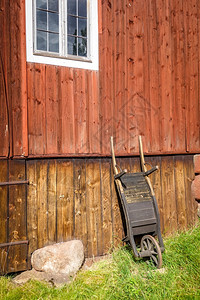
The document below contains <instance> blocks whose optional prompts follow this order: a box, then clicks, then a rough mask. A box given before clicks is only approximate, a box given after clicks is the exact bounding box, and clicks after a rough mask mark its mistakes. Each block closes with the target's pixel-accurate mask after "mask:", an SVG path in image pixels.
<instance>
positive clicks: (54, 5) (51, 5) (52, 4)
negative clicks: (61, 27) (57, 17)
mask: <svg viewBox="0 0 200 300" xmlns="http://www.w3.org/2000/svg"><path fill="white" fill-rule="evenodd" d="M48 10H53V11H56V12H58V0H48Z"/></svg>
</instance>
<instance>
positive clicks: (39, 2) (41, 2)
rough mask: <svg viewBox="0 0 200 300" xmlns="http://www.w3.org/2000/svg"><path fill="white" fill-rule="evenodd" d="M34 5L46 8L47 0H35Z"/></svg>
mask: <svg viewBox="0 0 200 300" xmlns="http://www.w3.org/2000/svg"><path fill="white" fill-rule="evenodd" d="M36 7H37V8H43V9H47V0H37V1H36Z"/></svg>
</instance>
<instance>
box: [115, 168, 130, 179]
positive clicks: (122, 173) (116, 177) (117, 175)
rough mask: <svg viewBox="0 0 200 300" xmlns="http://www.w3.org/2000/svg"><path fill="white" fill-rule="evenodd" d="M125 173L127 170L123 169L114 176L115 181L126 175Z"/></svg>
mask: <svg viewBox="0 0 200 300" xmlns="http://www.w3.org/2000/svg"><path fill="white" fill-rule="evenodd" d="M126 173H127V170H126V169H124V170H123V171H121V172H120V173H118V174H116V175H114V178H115V179H119V178H120V177H122V176H123V175H124V174H126Z"/></svg>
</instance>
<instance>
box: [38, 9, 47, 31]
mask: <svg viewBox="0 0 200 300" xmlns="http://www.w3.org/2000/svg"><path fill="white" fill-rule="evenodd" d="M37 29H41V30H47V12H46V11H41V10H37Z"/></svg>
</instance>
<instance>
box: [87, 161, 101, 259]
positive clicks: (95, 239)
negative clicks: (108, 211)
mask: <svg viewBox="0 0 200 300" xmlns="http://www.w3.org/2000/svg"><path fill="white" fill-rule="evenodd" d="M99 168H100V165H99V160H95V161H94V160H87V161H86V197H87V210H86V212H87V230H88V256H90V257H91V256H92V255H99V254H102V253H101V252H102V219H101V197H100V169H99Z"/></svg>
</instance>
